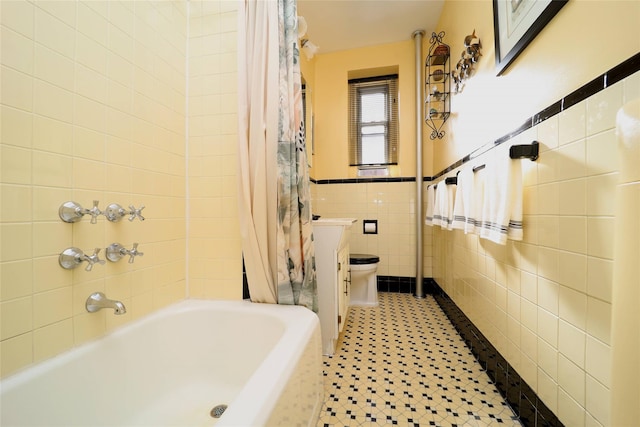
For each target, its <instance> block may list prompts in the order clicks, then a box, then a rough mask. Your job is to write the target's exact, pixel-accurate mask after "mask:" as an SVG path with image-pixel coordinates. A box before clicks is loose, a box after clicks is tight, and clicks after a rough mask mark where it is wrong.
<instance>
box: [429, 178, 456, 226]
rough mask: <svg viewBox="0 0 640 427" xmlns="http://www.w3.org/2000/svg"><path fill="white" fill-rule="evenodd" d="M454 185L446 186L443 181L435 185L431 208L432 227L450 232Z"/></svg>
mask: <svg viewBox="0 0 640 427" xmlns="http://www.w3.org/2000/svg"><path fill="white" fill-rule="evenodd" d="M454 191H455V185H447V184H446V183H445V180H444V179H443V180H442V181H440V182H439V183H438V185H436V191H435V204H434V206H433V225H439V226H440V228H442V229H444V230H451V224H452V222H453V202H454V199H455V193H454Z"/></svg>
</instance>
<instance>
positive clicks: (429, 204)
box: [424, 185, 436, 226]
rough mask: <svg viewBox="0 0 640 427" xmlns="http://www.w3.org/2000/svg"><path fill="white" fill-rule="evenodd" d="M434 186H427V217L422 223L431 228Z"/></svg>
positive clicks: (434, 194)
mask: <svg viewBox="0 0 640 427" xmlns="http://www.w3.org/2000/svg"><path fill="white" fill-rule="evenodd" d="M435 197H436V193H435V185H428V186H427V215H426V216H425V218H424V223H425V224H426V225H429V226H433V204H434V203H435V202H436V200H435Z"/></svg>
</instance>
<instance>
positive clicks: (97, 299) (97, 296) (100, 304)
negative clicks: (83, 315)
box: [85, 292, 127, 314]
mask: <svg viewBox="0 0 640 427" xmlns="http://www.w3.org/2000/svg"><path fill="white" fill-rule="evenodd" d="M85 306H86V308H87V311H88V312H89V313H95V312H96V311H98V310H101V309H103V308H113V311H114V313H115V314H125V313H126V312H127V309H126V308H125V306H124V304H123V303H122V302H120V301H115V300H112V299H109V298H107V297H106V296H105V294H103V293H102V292H94V293H92V294H91V295H89V298H87V302H86V304H85Z"/></svg>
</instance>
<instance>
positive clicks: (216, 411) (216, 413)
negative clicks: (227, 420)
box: [211, 405, 227, 418]
mask: <svg viewBox="0 0 640 427" xmlns="http://www.w3.org/2000/svg"><path fill="white" fill-rule="evenodd" d="M226 409H227V405H218V406H215V407H214V408H213V409H212V410H211V416H212V417H213V418H220V417H221V416H222V414H224V411H225V410H226Z"/></svg>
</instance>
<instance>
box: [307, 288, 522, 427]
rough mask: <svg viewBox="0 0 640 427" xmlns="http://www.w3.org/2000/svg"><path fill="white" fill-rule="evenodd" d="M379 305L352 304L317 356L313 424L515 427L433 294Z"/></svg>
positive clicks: (388, 296)
mask: <svg viewBox="0 0 640 427" xmlns="http://www.w3.org/2000/svg"><path fill="white" fill-rule="evenodd" d="M379 301H380V304H379V306H378V307H351V308H350V309H349V317H348V319H347V323H346V326H345V330H344V332H343V334H342V335H341V338H340V340H339V341H338V349H337V351H336V353H335V354H334V355H333V356H324V357H323V371H324V389H325V403H324V406H323V408H322V410H321V413H320V419H319V420H318V426H319V427H325V426H326V427H329V426H345V427H351V426H378V425H380V426H393V425H399V426H413V427H423V426H436V427H437V426H442V427H445V426H447V427H451V426H477V427H485V426H495V425H500V426H521V423H520V422H519V421H518V419H517V417H515V415H514V413H513V411H512V410H511V408H510V407H509V406H508V405H507V404H506V403H505V402H504V399H503V398H502V396H500V394H499V393H498V391H497V390H496V388H495V387H494V385H493V384H492V383H491V381H490V380H489V378H488V377H487V376H486V374H485V373H484V371H482V369H481V367H480V365H479V364H478V363H477V362H476V361H475V359H474V357H473V355H472V354H471V352H470V351H469V349H468V348H467V347H466V345H465V343H464V341H463V340H462V339H461V338H460V336H459V335H458V334H457V332H456V330H455V329H454V328H453V326H452V325H451V323H450V322H449V320H448V319H447V317H446V315H445V314H444V312H443V311H442V310H441V309H440V307H439V306H438V304H437V303H436V302H435V300H434V299H433V298H432V297H430V296H428V297H427V298H424V299H417V298H414V297H413V296H412V295H409V294H395V293H384V292H381V293H380V294H379Z"/></svg>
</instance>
